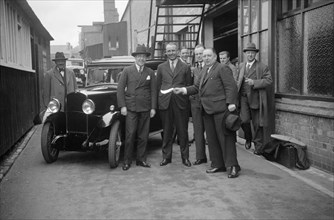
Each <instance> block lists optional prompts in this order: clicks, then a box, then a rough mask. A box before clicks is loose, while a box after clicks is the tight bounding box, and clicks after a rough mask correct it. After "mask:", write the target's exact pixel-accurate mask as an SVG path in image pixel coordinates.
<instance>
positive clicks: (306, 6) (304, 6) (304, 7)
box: [275, 0, 334, 102]
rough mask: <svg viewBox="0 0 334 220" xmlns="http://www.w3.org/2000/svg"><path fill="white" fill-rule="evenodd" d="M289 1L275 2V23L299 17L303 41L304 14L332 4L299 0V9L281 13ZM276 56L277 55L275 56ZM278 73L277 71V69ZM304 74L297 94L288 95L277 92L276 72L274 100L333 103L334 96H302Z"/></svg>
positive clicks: (333, 0) (325, 0)
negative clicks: (289, 99) (276, 11)
mask: <svg viewBox="0 0 334 220" xmlns="http://www.w3.org/2000/svg"><path fill="white" fill-rule="evenodd" d="M287 1H289V0H281V1H277V8H278V13H277V19H276V22H279V21H282V20H284V19H286V18H289V17H292V16H297V15H300V16H301V18H302V24H301V35H302V36H301V39H304V33H305V31H304V26H305V25H304V24H305V16H304V14H305V13H306V12H308V11H311V10H314V9H317V8H320V7H324V6H327V5H330V4H334V0H324V1H319V2H315V3H312V2H311V0H301V6H300V9H292V10H291V11H288V12H283V10H282V9H283V4H284V3H286V2H287ZM303 51H304V44H302V49H301V53H302V56H303V57H304V52H303ZM276 56H277V54H276ZM300 62H301V64H300V66H304V64H303V59H301V61H300ZM275 67H277V61H275ZM277 71H278V69H277ZM304 74H305V73H304V72H303V74H302V75H301V76H300V77H301V88H300V91H299V94H289V93H282V92H280V91H278V85H279V80H280V78H279V73H278V72H277V75H276V81H275V88H276V89H275V98H283V97H284V98H291V99H300V100H314V101H330V102H333V101H334V96H333V97H328V96H322V95H319V96H317V95H314V96H311V95H308V94H307V95H303V91H304V89H305V88H304V87H305V83H304V80H305V75H304Z"/></svg>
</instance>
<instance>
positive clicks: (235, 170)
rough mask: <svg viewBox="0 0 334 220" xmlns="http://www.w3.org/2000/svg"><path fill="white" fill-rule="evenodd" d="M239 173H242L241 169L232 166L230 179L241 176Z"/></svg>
mask: <svg viewBox="0 0 334 220" xmlns="http://www.w3.org/2000/svg"><path fill="white" fill-rule="evenodd" d="M239 171H240V168H239V167H237V166H232V167H231V169H230V173H229V174H228V176H227V177H228V178H236V177H238V176H239Z"/></svg>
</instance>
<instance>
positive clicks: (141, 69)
mask: <svg viewBox="0 0 334 220" xmlns="http://www.w3.org/2000/svg"><path fill="white" fill-rule="evenodd" d="M143 68H144V67H142V66H141V67H139V74H141V73H142V72H143Z"/></svg>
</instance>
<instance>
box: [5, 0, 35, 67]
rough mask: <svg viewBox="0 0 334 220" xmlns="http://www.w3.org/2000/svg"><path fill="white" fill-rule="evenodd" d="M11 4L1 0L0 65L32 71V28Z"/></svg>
mask: <svg viewBox="0 0 334 220" xmlns="http://www.w3.org/2000/svg"><path fill="white" fill-rule="evenodd" d="M10 3H11V1H7V0H0V18H1V19H0V31H1V38H0V49H1V50H0V63H1V64H4V65H10V66H14V67H19V68H27V69H31V68H32V58H31V46H30V45H31V41H30V26H29V24H28V22H27V21H26V20H25V19H24V17H23V16H21V14H20V13H19V12H18V11H17V9H16V8H15V7H13V6H12V5H11V4H10Z"/></svg>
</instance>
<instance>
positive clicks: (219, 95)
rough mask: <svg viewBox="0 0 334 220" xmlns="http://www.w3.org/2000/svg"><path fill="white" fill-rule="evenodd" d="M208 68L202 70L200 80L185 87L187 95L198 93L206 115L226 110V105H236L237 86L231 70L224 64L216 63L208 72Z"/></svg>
mask: <svg viewBox="0 0 334 220" xmlns="http://www.w3.org/2000/svg"><path fill="white" fill-rule="evenodd" d="M208 69H209V68H208V66H205V67H204V69H203V71H204V72H203V74H202V76H201V79H200V80H198V81H197V82H196V83H195V84H194V85H193V86H190V87H187V88H186V89H187V94H189V95H192V94H196V93H197V92H198V93H199V98H200V101H201V105H202V107H203V109H204V110H205V112H206V113H208V114H217V113H222V112H224V111H225V110H226V109H227V105H228V104H235V105H236V104H237V95H238V90H237V85H236V83H235V80H234V78H233V75H232V70H231V69H230V68H229V67H228V66H227V65H225V64H220V63H218V62H217V61H216V62H215V63H214V64H213V65H212V67H211V69H210V71H209V72H208V73H207V74H205V73H206V72H207V71H208Z"/></svg>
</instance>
